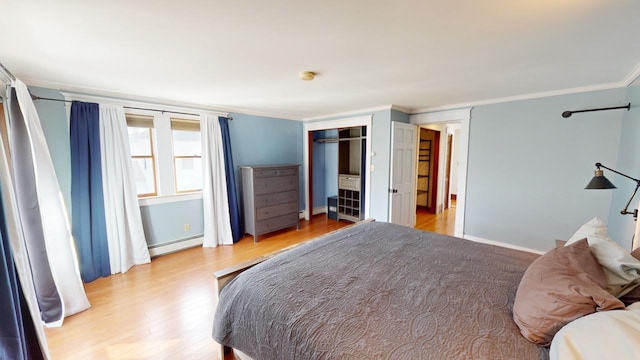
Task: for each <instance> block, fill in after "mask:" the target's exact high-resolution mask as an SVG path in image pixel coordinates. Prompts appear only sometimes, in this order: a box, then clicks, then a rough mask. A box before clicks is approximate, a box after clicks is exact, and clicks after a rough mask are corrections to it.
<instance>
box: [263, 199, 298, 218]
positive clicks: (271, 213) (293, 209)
mask: <svg viewBox="0 0 640 360" xmlns="http://www.w3.org/2000/svg"><path fill="white" fill-rule="evenodd" d="M291 213H296V214H297V213H298V203H297V202H295V203H294V202H290V203H288V204H280V205H274V206H269V207H263V208H259V209H256V219H257V220H258V221H260V220H266V219H271V218H274V217H278V216H281V215H286V214H291Z"/></svg>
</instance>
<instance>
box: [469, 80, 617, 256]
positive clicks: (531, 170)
mask: <svg viewBox="0 0 640 360" xmlns="http://www.w3.org/2000/svg"><path fill="white" fill-rule="evenodd" d="M624 99H625V89H615V90H607V91H597V92H590V93H582V94H572V95H563V96H554V97H547V98H541V99H532V100H524V101H514V102H509V103H501V104H493V105H485V106H477V107H474V108H473V110H472V112H471V121H470V130H469V136H470V137H469V158H468V170H467V194H466V196H467V199H466V211H465V224H464V225H465V226H464V232H465V234H467V235H471V236H476V237H480V238H485V239H490V240H495V241H500V242H504V243H509V244H513V245H518V246H523V247H527V248H532V249H538V250H548V249H550V248H552V247H553V243H554V240H555V239H567V238H568V237H570V236H571V235H572V234H573V233H574V232H575V231H576V230H577V229H578V227H580V226H581V225H582V224H583V223H585V222H587V221H588V220H590V219H591V218H593V217H594V216H598V217H600V218H601V219H607V217H608V215H609V208H610V205H611V193H610V192H609V191H595V190H591V191H588V190H584V187H585V185H586V184H587V182H588V181H589V180H590V179H591V177H592V176H593V170H594V166H593V164H594V163H596V162H597V161H600V162H602V163H604V164H615V163H616V158H617V154H618V146H619V140H620V128H621V120H622V116H623V113H622V112H621V111H603V112H592V113H582V114H575V115H573V117H571V118H568V119H564V118H562V117H561V113H562V112H563V111H565V110H579V109H589V108H594V107H605V106H614V105H619V104H621V103H623V102H624Z"/></svg>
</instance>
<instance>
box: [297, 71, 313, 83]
mask: <svg viewBox="0 0 640 360" xmlns="http://www.w3.org/2000/svg"><path fill="white" fill-rule="evenodd" d="M315 77H316V73H314V72H313V71H303V72H301V73H300V79H302V80H304V81H311V80H313V79H314V78H315Z"/></svg>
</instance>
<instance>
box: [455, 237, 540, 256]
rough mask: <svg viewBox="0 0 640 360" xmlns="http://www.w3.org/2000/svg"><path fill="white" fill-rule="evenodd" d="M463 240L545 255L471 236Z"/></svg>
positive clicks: (538, 251) (521, 247)
mask: <svg viewBox="0 0 640 360" xmlns="http://www.w3.org/2000/svg"><path fill="white" fill-rule="evenodd" d="M463 238H464V239H467V240H471V241H475V242H479V243H483V244H489V245H496V246H501V247H504V248H508V249H514V250H520V251H526V252H530V253H534V254H540V255H542V254H544V253H545V252H544V251H540V250H534V249H530V248H527V247H523V246H518V245H511V244H507V243H503V242H499V241H493V240H488V239H483V238H481V237H477V236H471V235H466V234H465V235H464V236H463Z"/></svg>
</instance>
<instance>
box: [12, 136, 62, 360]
mask: <svg viewBox="0 0 640 360" xmlns="http://www.w3.org/2000/svg"><path fill="white" fill-rule="evenodd" d="M0 184H1V185H2V188H1V189H0V190H1V191H2V199H3V202H4V204H3V205H4V212H5V220H6V225H7V232H8V234H9V242H10V244H11V251H12V255H13V261H14V263H15V266H16V272H17V273H18V278H19V280H20V285H21V286H22V291H23V294H24V297H25V300H26V302H27V306H28V307H29V314H30V315H31V319H32V320H33V325H34V328H35V329H36V335H37V336H38V342H39V343H40V347H41V349H42V352H43V356H44V357H45V358H46V359H49V358H50V355H49V348H48V346H47V338H46V337H45V333H44V328H43V326H42V319H41V317H40V309H39V307H38V299H37V298H36V292H35V285H34V283H33V278H32V277H31V265H30V264H29V255H28V254H27V245H26V243H25V239H24V236H23V234H22V231H21V229H22V224H21V222H20V216H19V215H18V208H17V206H18V205H17V202H16V196H15V193H14V192H13V179H12V178H11V169H10V167H9V154H7V153H6V152H5V146H4V140H2V138H1V137H0ZM0 206H2V205H0Z"/></svg>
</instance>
